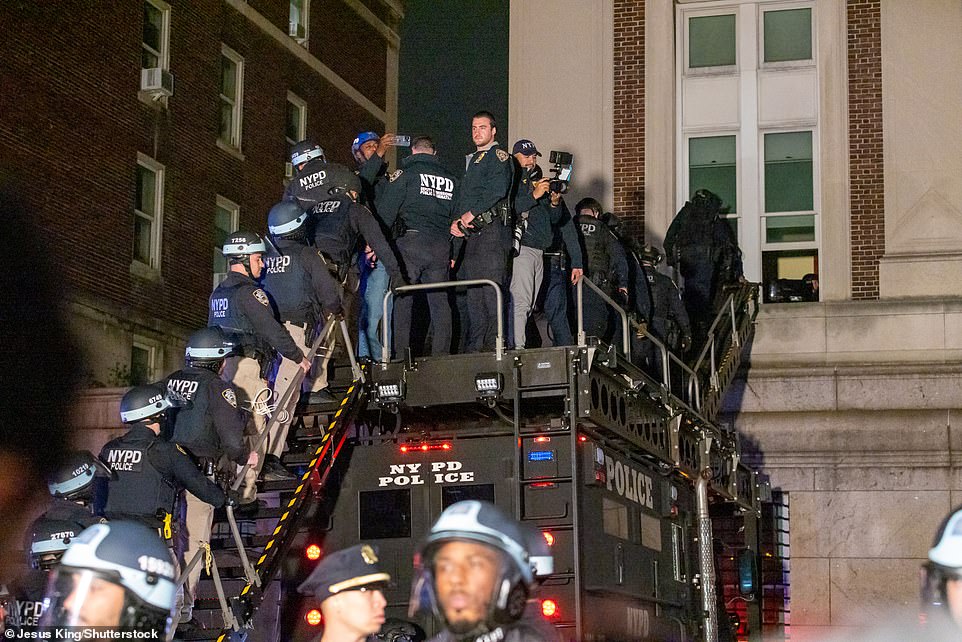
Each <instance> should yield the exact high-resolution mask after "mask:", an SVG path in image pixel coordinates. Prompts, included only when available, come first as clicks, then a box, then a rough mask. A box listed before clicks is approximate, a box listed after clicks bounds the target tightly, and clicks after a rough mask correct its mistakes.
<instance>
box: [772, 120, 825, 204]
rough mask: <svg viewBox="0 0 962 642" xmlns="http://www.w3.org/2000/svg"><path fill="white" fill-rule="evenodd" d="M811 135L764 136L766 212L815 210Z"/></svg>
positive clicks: (808, 133) (807, 133)
mask: <svg viewBox="0 0 962 642" xmlns="http://www.w3.org/2000/svg"><path fill="white" fill-rule="evenodd" d="M812 179H813V175H812V132H792V133H788V134H765V211H766V212H799V211H802V212H804V211H809V210H812V209H814V196H813V182H812Z"/></svg>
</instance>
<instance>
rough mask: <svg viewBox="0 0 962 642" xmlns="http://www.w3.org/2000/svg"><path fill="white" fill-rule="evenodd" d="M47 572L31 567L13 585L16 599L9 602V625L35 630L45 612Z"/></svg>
mask: <svg viewBox="0 0 962 642" xmlns="http://www.w3.org/2000/svg"><path fill="white" fill-rule="evenodd" d="M46 588H47V573H46V572H45V571H41V570H38V569H31V570H30V571H29V572H28V573H27V575H26V576H25V577H24V578H23V580H21V581H20V582H19V583H18V584H17V586H15V587H13V597H14V600H13V601H12V602H11V603H8V604H7V617H6V619H5V623H6V625H7V627H9V628H11V629H15V630H20V631H34V630H36V628H37V626H38V625H39V624H40V618H41V616H42V615H43V612H44V604H45V603H44V599H43V597H44V593H45V592H46Z"/></svg>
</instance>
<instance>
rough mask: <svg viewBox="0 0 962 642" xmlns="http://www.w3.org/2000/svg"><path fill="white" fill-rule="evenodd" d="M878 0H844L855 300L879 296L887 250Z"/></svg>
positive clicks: (880, 19) (880, 40) (879, 11)
mask: <svg viewBox="0 0 962 642" xmlns="http://www.w3.org/2000/svg"><path fill="white" fill-rule="evenodd" d="M880 4H881V3H880V0H849V2H848V89H849V97H848V109H849V116H848V128H849V132H848V135H849V164H850V173H851V209H852V226H851V244H852V298H853V299H877V298H878V297H879V272H878V261H879V257H881V256H882V254H883V252H884V250H885V181H884V174H883V170H884V166H883V160H882V32H881V25H882V16H881V6H880Z"/></svg>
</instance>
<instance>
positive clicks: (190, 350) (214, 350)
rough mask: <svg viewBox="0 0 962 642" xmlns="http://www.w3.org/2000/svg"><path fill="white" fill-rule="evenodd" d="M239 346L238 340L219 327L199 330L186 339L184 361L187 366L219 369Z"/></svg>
mask: <svg viewBox="0 0 962 642" xmlns="http://www.w3.org/2000/svg"><path fill="white" fill-rule="evenodd" d="M239 346H240V341H239V340H238V338H237V337H236V336H234V335H232V334H230V333H229V332H227V331H225V330H224V329H223V328H221V327H220V326H216V325H214V326H210V327H207V328H201V329H200V330H197V331H196V332H194V333H193V334H192V335H190V338H189V339H187V349H186V350H185V351H184V352H185V355H184V356H185V361H186V363H187V365H189V366H200V367H215V366H216V367H219V366H220V364H221V362H223V361H224V359H226V358H227V357H229V356H231V355H232V354H234V352H235V351H236V350H237V349H238V347H239Z"/></svg>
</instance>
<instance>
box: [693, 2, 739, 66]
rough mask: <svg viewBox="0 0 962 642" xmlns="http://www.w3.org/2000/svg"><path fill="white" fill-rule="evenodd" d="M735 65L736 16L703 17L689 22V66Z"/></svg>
mask: <svg viewBox="0 0 962 642" xmlns="http://www.w3.org/2000/svg"><path fill="white" fill-rule="evenodd" d="M734 64H735V14H729V15H725V16H702V17H698V18H691V19H689V21H688V66H689V67H719V66H722V65H734Z"/></svg>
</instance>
